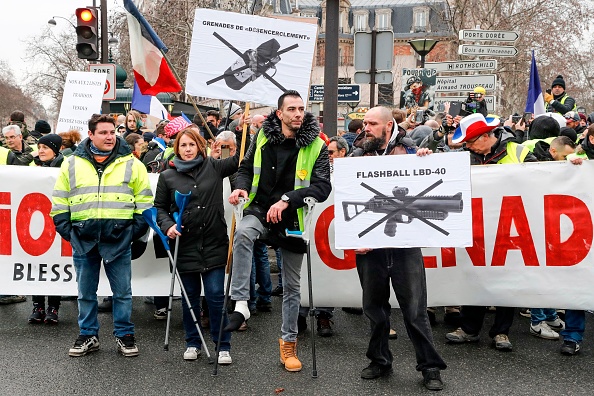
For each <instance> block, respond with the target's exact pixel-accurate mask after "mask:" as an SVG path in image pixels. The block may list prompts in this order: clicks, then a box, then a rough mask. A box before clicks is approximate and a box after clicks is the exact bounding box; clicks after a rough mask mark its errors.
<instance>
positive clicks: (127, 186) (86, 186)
mask: <svg viewBox="0 0 594 396" xmlns="http://www.w3.org/2000/svg"><path fill="white" fill-rule="evenodd" d="M52 200H53V203H54V204H53V206H52V211H51V215H52V216H55V215H58V214H60V213H67V212H70V219H71V221H83V220H88V219H119V220H128V219H132V218H133V215H134V214H142V212H143V211H144V210H145V209H149V208H150V207H151V206H152V202H153V194H152V191H151V186H150V184H149V179H148V174H147V171H146V167H145V166H144V164H143V163H142V162H140V161H139V160H138V159H136V158H134V156H133V155H132V154H128V155H124V156H121V157H118V158H116V159H115V160H113V162H111V163H110V164H109V165H108V166H107V167H106V168H105V169H104V170H103V172H101V175H99V173H98V172H97V171H96V169H95V166H94V165H93V164H92V163H91V162H90V161H89V160H88V159H86V158H82V157H79V156H76V155H74V156H71V157H68V158H67V159H66V160H64V162H63V163H62V166H61V169H60V175H59V177H58V179H57V181H56V185H55V186H54V191H53V193H52Z"/></svg>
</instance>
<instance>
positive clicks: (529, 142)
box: [522, 136, 556, 152]
mask: <svg viewBox="0 0 594 396" xmlns="http://www.w3.org/2000/svg"><path fill="white" fill-rule="evenodd" d="M555 138H556V136H553V137H548V138H546V139H531V140H526V141H525V142H522V146H525V147H528V150H530V151H531V152H533V151H534V147H536V143H538V142H541V141H543V142H547V143H548V144H549V145H550V144H551V142H552V141H553V140H555Z"/></svg>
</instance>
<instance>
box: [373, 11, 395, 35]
mask: <svg viewBox="0 0 594 396" xmlns="http://www.w3.org/2000/svg"><path fill="white" fill-rule="evenodd" d="M375 26H376V27H377V30H392V10H389V9H388V10H377V11H376V12H375Z"/></svg>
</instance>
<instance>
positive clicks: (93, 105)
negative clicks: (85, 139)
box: [56, 71, 106, 133]
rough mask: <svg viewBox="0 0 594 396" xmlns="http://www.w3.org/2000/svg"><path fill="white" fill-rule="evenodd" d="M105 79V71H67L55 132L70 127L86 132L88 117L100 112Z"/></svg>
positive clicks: (64, 130) (67, 129)
mask: <svg viewBox="0 0 594 396" xmlns="http://www.w3.org/2000/svg"><path fill="white" fill-rule="evenodd" d="M105 79H106V74H105V73H93V72H81V71H69V72H68V75H67V76H66V83H65V85H64V94H63V95H62V106H60V115H59V116H58V125H57V126H56V133H60V132H67V131H69V130H71V129H77V130H79V131H81V132H86V131H87V130H88V129H89V128H88V126H87V125H88V122H89V118H91V116H92V115H93V114H96V113H100V112H101V102H102V101H103V91H104V89H105Z"/></svg>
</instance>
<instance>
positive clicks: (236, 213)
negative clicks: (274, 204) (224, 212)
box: [212, 197, 250, 376]
mask: <svg viewBox="0 0 594 396" xmlns="http://www.w3.org/2000/svg"><path fill="white" fill-rule="evenodd" d="M249 201H250V199H249V198H242V197H240V198H239V203H238V204H237V205H233V220H232V222H231V239H232V238H233V234H234V232H235V224H237V223H239V222H240V221H241V219H242V218H243V207H244V206H245V204H246V203H248V202H249ZM232 247H233V244H231V242H229V254H228V257H227V260H228V264H229V263H231V262H232V260H233V256H232V255H231V253H232V251H231V249H232ZM228 268H229V271H228V272H229V274H228V275H227V284H226V285H225V299H224V302H223V310H222V311H221V324H220V326H219V339H218V340H217V350H216V357H215V362H214V369H213V371H212V375H213V376H216V375H217V374H218V370H219V350H220V349H221V336H222V334H223V323H224V322H225V320H224V318H225V315H227V305H229V290H230V289H231V274H232V272H233V264H231V265H229V267H228Z"/></svg>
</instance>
